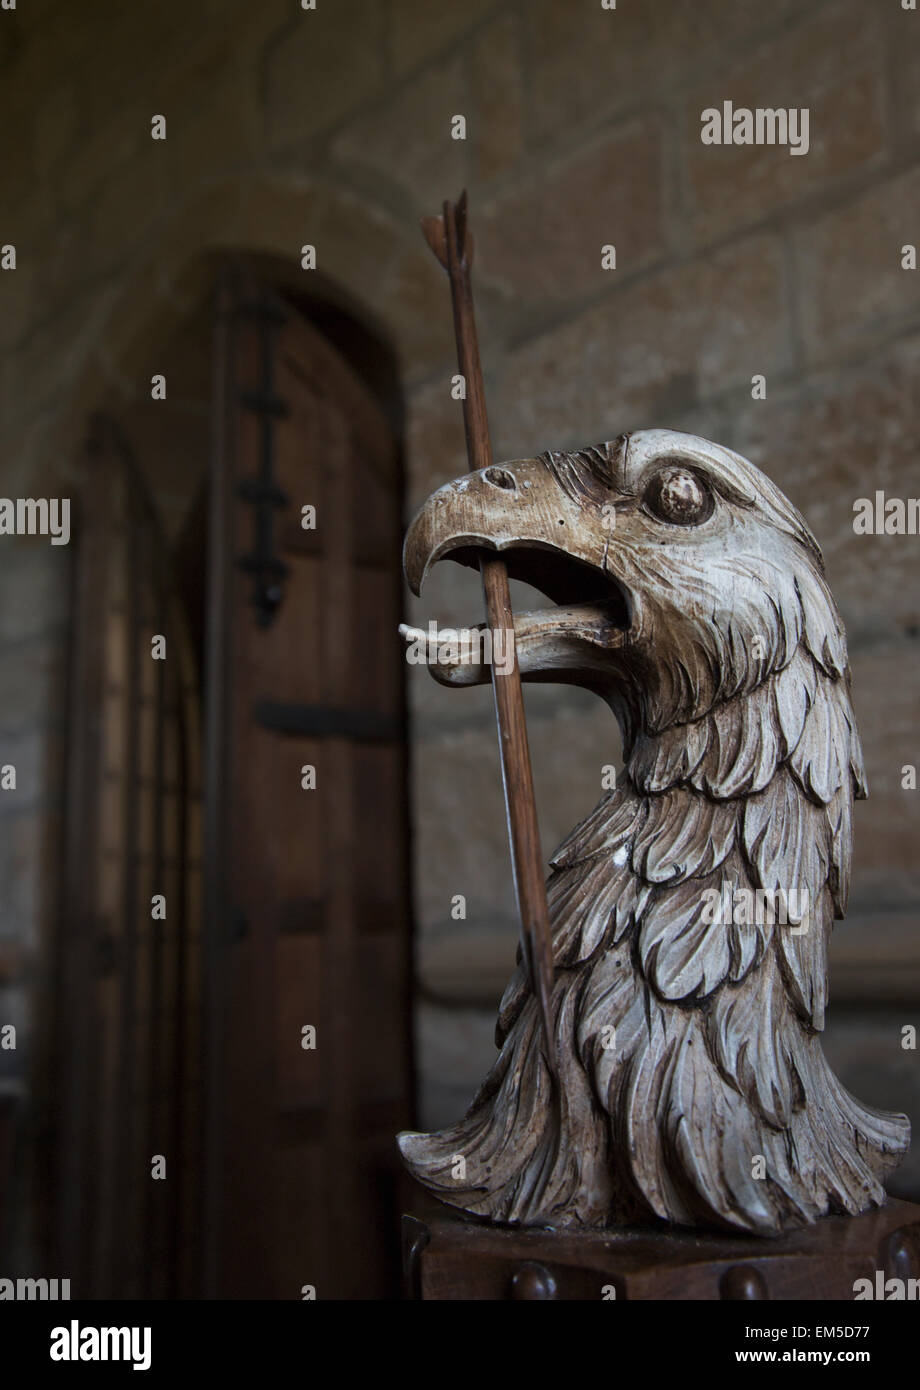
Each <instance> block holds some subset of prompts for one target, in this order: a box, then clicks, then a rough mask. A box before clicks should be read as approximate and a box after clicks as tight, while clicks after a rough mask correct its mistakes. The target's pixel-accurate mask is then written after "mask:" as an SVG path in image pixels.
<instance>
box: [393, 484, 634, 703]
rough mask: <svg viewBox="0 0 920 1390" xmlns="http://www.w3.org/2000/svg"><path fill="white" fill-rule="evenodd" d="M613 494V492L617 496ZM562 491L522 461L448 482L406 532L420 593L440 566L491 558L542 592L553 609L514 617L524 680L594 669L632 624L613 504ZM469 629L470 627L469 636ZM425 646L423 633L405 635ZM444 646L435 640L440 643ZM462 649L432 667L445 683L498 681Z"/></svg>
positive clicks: (413, 583) (407, 560) (406, 560)
mask: <svg viewBox="0 0 920 1390" xmlns="http://www.w3.org/2000/svg"><path fill="white" fill-rule="evenodd" d="M610 496H611V497H613V494H610ZM607 510H608V511H609V513H610V516H608V515H607V514H606V512H605V508H604V507H603V506H602V505H601V503H600V502H599V501H597V500H594V501H588V500H586V499H585V498H584V497H579V496H578V495H577V494H573V493H571V492H570V491H569V490H567V489H565V488H563V487H562V486H560V483H559V481H558V478H557V477H556V476H555V475H554V474H553V472H552V471H551V470H550V468H549V467H548V466H547V463H546V461H545V460H544V459H539V458H535V459H517V460H514V461H513V462H510V463H502V464H497V465H493V466H491V467H489V468H486V469H483V470H481V471H478V472H474V473H469V474H466V475H465V476H464V477H462V478H457V479H455V480H454V481H453V482H451V483H447V484H445V486H444V487H442V488H439V489H438V491H437V492H435V493H432V495H431V497H429V498H428V500H427V501H426V502H425V503H424V504H423V505H422V507H421V508H420V510H419V512H418V513H417V515H416V517H415V519H414V520H413V522H412V524H411V526H410V527H409V531H408V533H407V535H406V540H405V546H404V549H403V565H404V568H405V573H406V579H407V580H408V583H409V586H410V588H411V589H412V592H413V593H415V594H419V593H420V592H421V589H422V586H423V585H424V582H425V579H426V577H427V575H428V573H429V571H430V570H431V568H432V566H433V565H435V564H436V563H437V562H438V560H442V559H445V558H450V559H452V560H455V561H457V562H459V563H460V564H463V565H468V566H470V567H473V568H478V566H479V558H480V555H481V553H482V551H484V550H486V551H497V552H499V553H500V554H502V555H504V558H505V561H506V564H507V566H508V574H509V577H510V578H511V579H518V580H521V581H523V582H524V583H526V584H529V585H531V586H533V587H534V588H537V589H539V590H540V591H541V592H542V593H544V594H545V595H546V596H547V597H548V598H549V599H550V601H551V603H552V604H553V605H554V606H553V607H552V608H551V609H549V610H542V609H541V610H539V611H536V612H530V613H517V614H515V621H514V629H515V646H516V648H517V659H518V663H519V666H520V669H521V674H522V675H523V676H525V677H526V676H528V675H531V676H534V675H536V674H537V673H538V672H546V671H548V670H552V671H556V672H562V671H565V672H567V673H568V674H566V675H560V676H559V678H560V679H563V680H569V681H573V680H574V681H576V683H585V684H587V683H589V682H587V681H584V682H577V677H576V676H575V675H573V674H572V673H573V672H577V671H579V670H584V669H586V667H588V666H591V664H592V663H591V662H590V661H586V656H585V648H586V646H592V647H594V648H598V647H603V648H605V649H609V648H610V647H611V646H617V645H622V643H623V640H624V635H625V632H626V630H627V629H628V627H629V621H630V613H631V605H630V600H629V596H628V595H627V594H626V592H625V590H624V589H623V587H622V586H621V585H620V584H618V583H617V582H616V581H615V580H614V579H613V578H612V577H611V576H610V575H609V574H608V572H607V555H608V550H609V548H610V539H611V519H612V515H613V514H614V509H613V508H612V507H610V508H608V509H607ZM468 631H469V630H468ZM402 633H403V636H404V637H405V639H406V640H407V641H415V642H418V641H419V639H420V638H421V636H422V633H421V631H420V630H419V629H414V628H404V629H402ZM435 645H437V644H436V643H433V644H432V646H435ZM467 648H470V649H471V650H475V649H476V643H475V642H474V643H472V644H470V643H469V641H467V647H464V646H463V644H462V642H461V645H460V646H459V648H457V654H456V655H455V656H454V658H453V660H452V661H451V662H450V663H449V665H448V666H447V667H446V668H444V669H442V663H440V662H439V661H438V660H437V659H435V658H434V656H433V654H432V657H431V658H430V659H429V661H428V664H429V666H430V668H431V670H432V674H433V675H434V676H435V678H436V679H438V680H441V681H442V683H444V684H450V685H461V684H464V685H465V684H474V683H478V682H480V681H484V680H488V679H489V672H488V671H487V670H485V671H484V670H482V669H480V666H479V665H478V663H477V662H476V660H475V657H474V656H473V655H469V654H467Z"/></svg>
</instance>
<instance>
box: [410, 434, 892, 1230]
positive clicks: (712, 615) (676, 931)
mask: <svg viewBox="0 0 920 1390" xmlns="http://www.w3.org/2000/svg"><path fill="white" fill-rule="evenodd" d="M483 548H485V549H489V548H491V549H493V550H495V551H496V552H497V553H498V554H500V555H501V557H502V559H503V560H504V561H505V563H506V566H507V570H508V573H509V575H510V576H511V577H512V578H519V579H523V580H526V581H527V582H528V583H531V584H533V585H535V586H536V587H537V588H539V589H541V590H542V592H543V593H544V594H545V595H546V596H547V598H548V599H549V600H550V606H549V607H548V608H546V609H541V610H539V611H537V612H533V613H518V614H516V615H515V619H514V621H515V634H516V646H517V654H518V662H519V665H520V669H521V673H522V676H523V678H524V679H525V680H555V681H569V682H571V683H575V684H580V685H583V686H586V687H587V688H589V689H591V690H593V691H595V692H596V693H597V694H598V695H599V696H601V697H602V698H603V699H604V700H606V701H607V703H608V704H609V706H610V708H611V710H612V711H613V713H614V715H615V716H616V718H617V720H618V722H619V725H620V729H621V733H622V740H623V749H624V757H623V763H624V765H623V767H622V768H621V769H620V771H619V775H618V777H617V784H616V787H615V788H611V790H609V791H608V792H606V794H605V795H604V796H603V797H602V799H601V801H600V803H599V805H598V806H597V807H596V808H595V810H594V811H593V812H592V813H591V814H590V815H589V816H588V817H587V818H586V819H585V820H584V821H582V823H581V824H580V825H578V826H577V827H576V828H575V830H573V832H572V833H571V835H570V836H569V837H568V839H567V840H566V841H565V843H564V844H563V845H562V846H561V847H560V848H559V850H557V852H556V854H555V855H554V856H553V859H552V872H551V874H550V877H549V881H548V901H549V907H550V916H551V923H552V940H553V956H554V971H555V979H554V985H553V992H552V998H551V1001H550V1008H551V1014H552V1026H553V1031H554V1035H555V1044H556V1053H557V1057H558V1063H559V1075H558V1079H554V1078H553V1077H551V1076H550V1075H549V1073H548V1071H547V1068H546V1066H545V1064H544V1062H543V1059H542V1056H541V1049H540V1046H539V1011H538V1010H537V1008H536V1002H535V1000H534V998H533V993H532V990H531V988H530V984H529V979H528V975H527V972H526V970H524V969H521V968H519V969H518V970H517V972H516V973H515V974H514V976H513V977H512V979H511V981H510V983H509V985H508V988H507V990H506V991H505V996H504V998H503V1000H502V1004H501V1008H500V1012H499V1019H498V1027H497V1034H496V1041H497V1043H498V1046H499V1048H500V1053H499V1057H498V1059H497V1061H496V1063H495V1066H494V1067H493V1069H492V1071H491V1072H490V1074H489V1076H488V1077H487V1078H486V1080H485V1081H484V1083H483V1085H482V1087H481V1089H480V1091H479V1093H478V1095H477V1096H476V1098H475V1100H474V1101H473V1104H472V1106H471V1108H470V1110H469V1112H468V1113H467V1115H466V1117H465V1118H464V1119H463V1120H462V1121H460V1122H459V1123H458V1124H456V1125H454V1126H451V1127H450V1128H448V1129H446V1130H444V1131H442V1132H441V1133H438V1134H415V1133H413V1134H404V1135H402V1136H401V1137H400V1144H401V1148H402V1151H403V1156H404V1158H405V1160H406V1162H407V1164H408V1166H409V1169H410V1171H411V1172H412V1173H413V1174H414V1176H416V1177H417V1178H418V1179H419V1180H420V1181H421V1182H422V1183H423V1184H424V1185H425V1186H426V1187H427V1189H428V1190H429V1191H430V1192H431V1193H433V1194H434V1195H435V1196H437V1197H438V1198H439V1199H440V1200H441V1201H443V1202H447V1203H449V1204H451V1205H453V1206H456V1207H458V1208H461V1209H463V1210H465V1211H468V1212H471V1213H474V1214H476V1215H479V1216H483V1217H487V1218H489V1219H491V1220H493V1221H496V1222H505V1223H520V1224H521V1225H526V1226H552V1227H558V1228H568V1229H576V1230H577V1229H586V1230H587V1229H598V1228H604V1227H609V1226H616V1225H624V1224H630V1223H634V1222H636V1221H644V1220H645V1221H647V1220H653V1219H658V1220H664V1221H669V1222H672V1223H675V1224H678V1225H682V1226H704V1227H705V1226H716V1227H727V1228H730V1229H735V1230H740V1231H744V1232H749V1233H752V1234H756V1235H758V1236H775V1235H777V1234H778V1233H780V1232H783V1231H787V1230H789V1229H792V1228H795V1227H797V1226H802V1225H808V1224H809V1223H812V1222H814V1221H816V1220H817V1219H818V1218H819V1217H823V1216H826V1215H833V1214H842V1213H849V1214H854V1213H858V1212H861V1211H864V1210H866V1209H867V1208H869V1207H873V1206H877V1205H879V1204H880V1203H881V1202H883V1201H884V1197H885V1194H884V1188H883V1185H882V1183H883V1179H884V1177H885V1175H886V1174H887V1173H889V1172H890V1171H891V1170H892V1169H893V1168H894V1167H895V1166H896V1165H897V1163H898V1162H899V1160H900V1158H901V1157H902V1156H903V1154H904V1152H905V1151H906V1149H907V1145H908V1142H909V1134H910V1127H909V1124H908V1122H907V1120H906V1118H905V1117H904V1116H901V1115H891V1114H884V1113H881V1112H878V1111H875V1110H872V1109H871V1108H869V1107H867V1106H865V1105H862V1104H861V1103H860V1102H859V1101H857V1100H856V1099H855V1098H854V1097H853V1096H851V1095H849V1094H848V1092H846V1091H845V1090H844V1088H843V1087H842V1086H841V1085H840V1083H839V1082H838V1080H837V1079H836V1077H835V1076H834V1075H833V1073H832V1072H831V1070H830V1068H829V1067H828V1065H827V1062H826V1061H825V1058H824V1055H823V1053H822V1050H821V1043H820V1035H821V1032H822V1030H823V1028H824V1016H825V1009H826V1004H827V943H828V938H829V936H830V932H831V927H832V924H833V921H834V918H835V917H842V916H843V914H844V912H845V910H846V902H847V894H848V890H849V874H850V854H851V839H852V820H853V803H854V798H861V797H864V796H865V795H866V785H865V774H864V771H863V766H862V755H861V751H860V744H859V737H858V734H857V731H856V723H855V719H854V716H853V710H852V706H851V703H850V694H849V668H848V663H847V651H846V638H845V634H844V631H843V626H842V624H841V621H840V617H839V614H838V612H837V609H836V606H835V604H834V601H833V598H832V596H831V593H830V591H829V589H828V587H827V584H826V581H825V579H824V573H823V568H824V567H823V560H822V558H821V552H820V549H819V547H818V544H817V541H816V540H815V538H814V536H813V535H812V533H811V531H810V530H809V528H808V526H807V524H806V523H805V521H804V520H803V518H802V517H801V516H800V515H799V513H798V512H797V511H796V510H795V508H794V507H793V506H792V505H791V504H790V502H789V501H788V499H787V498H786V497H785V496H784V495H783V494H782V493H781V492H780V491H779V490H778V489H777V488H776V487H775V486H774V485H773V483H771V482H770V480H769V479H768V478H767V477H766V476H765V475H764V474H763V473H761V472H760V471H759V470H758V469H756V468H755V467H754V466H753V465H752V464H750V463H749V462H747V460H745V459H743V458H741V457H740V456H739V455H737V454H735V453H732V452H731V451H730V450H728V449H724V448H722V447H720V446H719V445H717V444H713V443H711V442H709V441H707V440H703V439H699V438H697V437H696V436H692V435H683V434H677V433H674V432H672V431H668V430H649V431H643V432H640V433H637V434H633V435H631V436H621V437H620V438H619V439H617V440H614V441H611V442H610V443H607V444H604V445H601V446H599V447H596V448H590V449H586V450H582V451H579V452H578V453H573V454H561V453H548V454H545V455H542V456H540V457H539V458H532V459H519V460H515V461H512V462H509V463H505V464H502V465H500V467H499V468H497V469H496V468H492V469H489V470H487V471H486V472H485V473H484V474H474V475H472V476H471V477H467V478H462V479H458V480H457V481H456V482H454V483H449V484H447V485H446V486H445V487H443V488H441V489H439V490H438V492H436V493H435V494H434V495H433V496H432V497H431V498H430V499H429V500H428V502H427V503H425V504H424V506H423V507H422V508H421V510H420V512H419V514H418V516H417V517H416V518H415V520H414V522H413V524H412V526H411V528H410V530H409V533H408V535H407V538H406V545H405V567H406V573H407V577H408V579H409V582H410V585H411V586H412V587H413V589H415V591H416V592H418V590H419V588H420V586H421V584H422V582H423V580H424V577H425V575H426V573H427V572H428V570H429V569H430V567H431V565H432V564H434V563H435V562H436V561H437V560H439V559H442V558H444V557H446V556H450V557H451V558H453V559H455V560H457V561H459V562H460V563H463V564H474V563H476V558H477V556H478V555H479V553H480V552H481V550H482V549H483ZM441 647H442V644H441V641H440V638H438V639H436V640H434V641H433V643H432V650H431V651H430V652H429V661H430V664H431V670H432V674H433V675H434V676H435V677H436V678H437V679H438V680H440V681H441V682H442V683H444V684H447V685H453V686H463V685H468V684H473V683H477V682H481V681H484V680H486V679H488V672H487V671H486V670H485V669H484V668H483V665H482V662H481V659H480V657H479V656H478V655H477V649H476V646H475V644H474V643H472V642H467V643H466V644H465V645H464V644H460V645H459V646H458V647H457V648H456V649H455V651H454V652H453V653H450V654H449V656H450V659H449V660H445V661H440V660H439V654H440V651H441ZM605 761H606V759H605V757H604V754H603V750H599V756H598V763H599V773H600V768H601V767H602V766H603V764H604V763H605Z"/></svg>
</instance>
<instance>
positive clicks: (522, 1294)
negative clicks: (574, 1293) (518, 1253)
mask: <svg viewBox="0 0 920 1390" xmlns="http://www.w3.org/2000/svg"><path fill="white" fill-rule="evenodd" d="M556 1294H557V1287H556V1280H555V1278H554V1277H553V1275H552V1274H550V1272H549V1270H548V1269H547V1268H546V1266H545V1265H541V1264H537V1263H536V1262H535V1261H533V1260H527V1261H525V1263H524V1264H522V1265H518V1267H517V1269H516V1270H515V1271H514V1273H513V1274H512V1276H511V1297H512V1298H526V1299H541V1298H555V1297H556Z"/></svg>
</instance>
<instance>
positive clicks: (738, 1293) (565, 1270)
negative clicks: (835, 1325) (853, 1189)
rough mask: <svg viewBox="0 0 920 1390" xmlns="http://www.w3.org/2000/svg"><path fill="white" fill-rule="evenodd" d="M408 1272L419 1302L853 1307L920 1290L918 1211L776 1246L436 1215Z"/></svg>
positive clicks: (818, 1231) (886, 1210) (409, 1227)
mask: <svg viewBox="0 0 920 1390" xmlns="http://www.w3.org/2000/svg"><path fill="white" fill-rule="evenodd" d="M403 1261H404V1269H405V1274H406V1282H407V1292H408V1294H409V1297H411V1298H420V1299H506V1298H510V1299H528V1300H529V1299H604V1298H608V1299H609V1298H618V1299H622V1298H627V1299H842V1300H849V1301H852V1300H853V1298H854V1288H853V1286H854V1283H855V1281H856V1280H857V1279H869V1280H871V1281H872V1288H873V1291H874V1292H873V1296H874V1297H876V1298H878V1297H880V1296H882V1297H884V1291H883V1290H882V1291H880V1292H875V1291H876V1289H877V1288H878V1285H879V1283H880V1281H882V1280H889V1279H896V1280H902V1281H905V1286H906V1281H907V1280H908V1279H914V1280H918V1279H920V1205H917V1204H915V1203H913V1202H900V1201H891V1202H889V1203H888V1204H887V1205H886V1206H885V1207H883V1208H882V1209H881V1210H878V1211H870V1212H866V1213H864V1214H863V1215H862V1216H856V1217H837V1216H833V1217H827V1218H825V1219H824V1220H823V1221H819V1222H818V1223H817V1224H816V1225H814V1226H810V1227H808V1228H806V1229H805V1230H800V1231H795V1232H793V1233H791V1234H790V1235H786V1236H781V1237H779V1238H778V1239H776V1240H756V1239H752V1238H750V1237H748V1236H731V1235H709V1234H706V1233H701V1232H694V1231H683V1230H677V1229H674V1228H668V1229H666V1228H664V1227H660V1228H657V1229H656V1228H652V1227H645V1228H631V1229H624V1230H612V1231H602V1232H596V1233H583V1234H577V1235H573V1234H566V1233H559V1232H553V1231H545V1230H532V1229H531V1230H524V1229H519V1228H518V1229H515V1228H509V1227H499V1226H488V1225H483V1224H481V1223H479V1222H474V1221H472V1220H468V1219H465V1218H464V1217H462V1216H460V1215H458V1214H456V1213H454V1212H451V1211H450V1210H449V1209H448V1208H446V1207H437V1208H431V1209H426V1210H425V1211H424V1213H423V1214H422V1213H421V1211H420V1214H419V1215H416V1216H404V1217H403ZM897 1291H898V1286H897V1285H892V1286H890V1287H889V1289H888V1294H889V1296H890V1295H891V1294H892V1293H894V1294H895V1295H896V1294H897ZM902 1297H903V1294H902Z"/></svg>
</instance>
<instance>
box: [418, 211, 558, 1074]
mask: <svg viewBox="0 0 920 1390" xmlns="http://www.w3.org/2000/svg"><path fill="white" fill-rule="evenodd" d="M421 222H422V231H423V232H424V234H425V239H426V241H427V242H428V245H429V246H430V247H431V249H432V251H433V252H434V254H435V255H436V256H437V258H438V260H439V261H440V262H441V265H442V266H443V267H444V269H445V270H446V271H447V274H448V277H449V279H450V291H451V300H452V303H453V310H454V333H455V336H456V339H457V360H458V363H459V366H460V372H461V374H462V376H463V380H464V383H465V394H464V398H463V424H464V429H465V431H466V453H467V458H468V460H469V465H470V470H471V471H472V472H475V471H477V470H478V469H483V468H489V467H490V466H491V463H492V444H491V440H490V439H489V421H488V417H487V415H486V397H485V388H484V386H483V380H482V366H481V364H480V361H479V343H478V340H477V337H476V318H475V314H474V311H473V288H472V281H471V277H470V267H471V265H472V260H473V238H472V235H471V233H470V231H469V227H468V225H467V202H466V190H464V191H463V193H461V195H460V198H459V199H458V201H457V202H456V203H450V202H445V203H444V212H443V214H442V216H440V217H423V218H422V219H421ZM479 568H480V572H481V574H482V591H483V596H484V598H485V608H486V619H487V621H488V624H489V627H490V628H491V630H492V636H493V641H492V650H493V652H494V651H495V633H496V631H498V630H504V631H505V632H506V633H507V634H509V647H510V651H511V657H512V659H511V662H510V669H509V670H506V671H499V670H498V669H497V667H496V666H495V663H494V662H493V663H492V665H491V674H492V691H493V695H494V698H495V721H496V724H497V725H498V746H499V751H500V754H501V767H502V786H503V788H504V793H505V815H506V819H507V824H508V839H509V842H510V846H511V868H512V875H513V878H514V892H515V897H516V899H517V906H518V914H519V917H520V923H521V949H522V953H523V957H524V964H525V967H526V969H527V972H528V975H529V978H530V984H531V988H532V989H533V992H534V995H535V997H536V1000H537V1007H538V1008H539V1011H540V1022H541V1025H542V1030H543V1047H544V1053H545V1056H546V1063H547V1066H548V1067H549V1070H550V1073H551V1075H552V1076H553V1077H554V1078H558V1072H557V1067H556V1048H555V1044H554V1041H553V1028H552V1017H551V1014H550V996H551V994H552V988H553V951H552V938H551V934H550V926H549V908H548V906H547V902H546V886H545V883H544V876H543V856H542V851H541V848H540V832H539V829H538V826H537V804H536V800H535V798H534V791H533V774H532V772H531V767H530V748H529V746H528V743H527V723H526V720H525V717H524V693H523V690H522V689H521V673H520V670H519V668H518V664H517V655H516V652H515V647H514V615H513V613H512V611H511V594H510V591H509V588H508V567H507V565H506V564H505V562H504V560H503V559H502V558H501V556H500V555H495V554H491V553H489V552H488V551H485V550H484V551H482V552H481V553H480V560H479Z"/></svg>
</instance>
